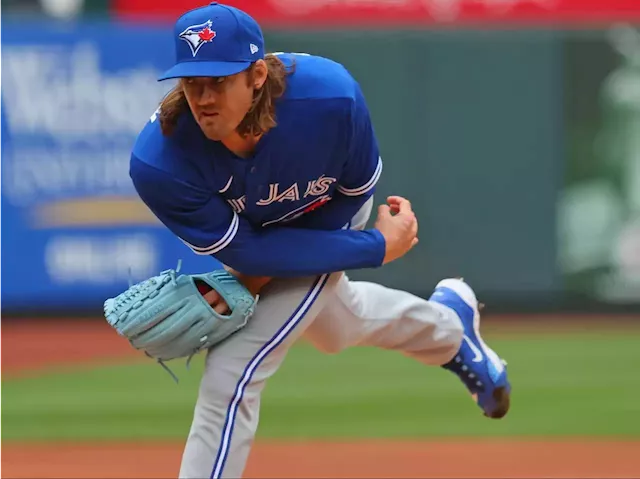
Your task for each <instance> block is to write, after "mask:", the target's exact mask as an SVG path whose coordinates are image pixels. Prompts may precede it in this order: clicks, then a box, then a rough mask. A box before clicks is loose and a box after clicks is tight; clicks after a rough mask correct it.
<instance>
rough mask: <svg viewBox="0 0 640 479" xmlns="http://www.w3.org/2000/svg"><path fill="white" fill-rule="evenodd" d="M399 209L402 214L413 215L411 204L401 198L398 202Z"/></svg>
mask: <svg viewBox="0 0 640 479" xmlns="http://www.w3.org/2000/svg"><path fill="white" fill-rule="evenodd" d="M398 209H399V213H400V214H407V215H413V209H412V208H411V202H410V201H409V200H405V199H404V198H401V199H400V201H399V202H398Z"/></svg>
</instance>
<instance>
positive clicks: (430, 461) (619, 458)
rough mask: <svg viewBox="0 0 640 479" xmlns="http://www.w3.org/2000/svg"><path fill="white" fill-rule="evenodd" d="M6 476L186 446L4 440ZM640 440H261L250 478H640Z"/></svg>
mask: <svg viewBox="0 0 640 479" xmlns="http://www.w3.org/2000/svg"><path fill="white" fill-rule="evenodd" d="M2 449H3V450H2V452H3V454H2V473H3V475H2V477H7V478H27V477H30V478H44V477H49V478H54V477H56V478H59V477H66V478H87V479H91V478H105V477H109V478H143V477H147V478H150V477H154V478H165V477H167V478H168V477H177V473H178V469H179V464H180V454H181V445H176V444H173V445H149V444H146V445H141V444H104V445H86V444H79V445H66V446H62V445H47V444H43V445H39V446H38V445H30V446H18V445H3V448H2ZM639 449H640V444H639V443H637V442H636V443H632V442H629V443H624V442H497V441H491V442H460V441H458V442H446V441H445V442H439V443H433V442H423V443H420V442H361V443H353V444H351V443H289V444H287V443H269V444H257V445H256V447H255V448H254V450H253V453H252V455H251V457H250V460H249V465H248V467H247V470H246V473H245V477H247V478H271V477H272V478H276V477H277V478H312V477H313V478H320V477H323V478H362V477H370V478H392V477H403V478H479V477H494V478H514V479H515V478H525V477H526V478H533V477H536V478H543V477H544V478H552V477H553V478H578V477H579V478H637V477H640V459H638V455H637V453H638V450H639Z"/></svg>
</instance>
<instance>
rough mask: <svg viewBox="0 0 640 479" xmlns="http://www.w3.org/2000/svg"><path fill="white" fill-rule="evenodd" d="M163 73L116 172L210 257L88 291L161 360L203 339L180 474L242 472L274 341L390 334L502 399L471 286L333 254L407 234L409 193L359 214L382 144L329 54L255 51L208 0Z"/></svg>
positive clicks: (358, 251) (249, 21)
mask: <svg viewBox="0 0 640 479" xmlns="http://www.w3.org/2000/svg"><path fill="white" fill-rule="evenodd" d="M174 39H175V49H176V61H175V64H174V65H173V66H172V67H171V68H170V69H169V70H168V71H167V72H166V73H164V74H163V75H162V77H161V78H160V80H166V79H176V80H175V81H176V86H175V87H174V88H173V90H171V91H170V93H169V94H168V95H167V96H166V97H165V98H164V99H163V100H162V102H161V104H160V106H159V108H158V110H157V111H156V112H155V113H154V114H153V115H152V116H151V118H150V120H149V122H148V123H147V124H146V125H145V126H144V128H143V130H142V131H141V133H140V135H139V137H138V139H137V141H136V143H135V145H134V147H133V151H132V155H131V163H130V175H131V178H132V180H133V183H134V185H135V188H136V190H137V192H138V194H139V195H140V197H141V198H142V200H143V201H144V203H145V204H146V205H147V206H148V207H149V209H150V210H151V211H152V212H153V213H154V214H155V215H156V216H157V217H158V218H159V220H160V221H162V223H163V224H164V225H166V227H167V228H168V229H170V230H171V231H172V232H173V233H174V234H175V235H176V236H177V237H178V238H180V239H181V240H182V241H183V242H184V243H185V244H186V245H187V246H188V247H189V248H191V249H192V250H193V252H194V253H196V254H199V255H205V256H207V255H211V256H213V257H214V258H216V259H217V260H219V261H220V262H221V263H222V264H224V265H225V268H224V269H220V270H215V271H213V272H210V273H207V274H201V275H184V274H179V272H178V271H175V270H168V271H164V272H162V273H160V274H159V275H158V276H155V277H153V278H149V279H148V280H146V281H143V282H141V283H139V284H136V285H133V286H131V287H130V288H129V289H128V290H127V291H125V292H124V293H122V294H121V295H119V296H117V297H115V298H111V299H108V300H107V301H106V302H105V316H106V318H107V320H108V322H109V323H110V324H111V325H112V326H113V327H114V328H115V329H116V330H117V331H118V333H120V334H121V335H123V336H125V337H126V338H127V339H128V340H129V341H130V342H131V344H132V345H133V346H134V347H135V348H137V349H139V350H141V351H143V352H144V353H145V354H147V355H148V356H150V357H152V358H155V359H157V360H158V361H160V362H161V363H162V364H164V361H166V360H171V359H176V358H182V357H191V356H192V355H194V354H196V353H198V352H199V351H206V355H207V356H206V363H205V371H204V374H203V377H202V380H201V385H200V389H199V394H198V399H197V402H196V405H195V411H194V414H193V422H192V425H191V430H190V433H189V436H188V439H187V442H186V446H185V450H184V454H183V458H182V465H181V468H180V473H179V475H180V477H182V478H209V477H210V478H222V477H228V478H238V477H241V476H242V474H243V470H244V467H245V463H246V461H247V457H248V455H249V451H250V448H251V446H252V443H253V440H254V436H255V433H256V430H257V428H258V418H259V413H260V398H261V393H262V390H263V388H264V386H265V384H266V382H267V381H268V379H269V378H270V377H271V376H272V375H273V374H274V373H275V372H276V371H277V370H278V368H279V366H280V365H281V364H282V362H283V360H284V358H285V356H286V354H287V351H288V349H289V348H290V346H291V345H292V344H293V343H294V342H295V341H296V340H298V339H299V338H300V337H302V336H304V337H306V338H307V339H308V340H309V341H310V342H311V343H313V344H314V345H315V346H316V347H317V348H318V349H319V350H321V351H324V352H327V353H336V352H339V351H341V350H343V349H345V348H348V347H350V346H375V347H379V348H384V349H390V350H396V351H399V352H400V353H402V354H404V355H408V356H410V357H412V358H415V359H416V360H418V361H420V362H421V363H423V364H426V365H431V366H437V367H442V368H444V369H446V370H449V371H451V372H453V373H454V374H456V375H457V376H458V377H459V378H460V379H461V380H462V382H463V383H464V384H465V386H466V387H467V389H468V390H469V392H470V394H471V395H472V397H473V398H474V400H475V401H476V403H477V404H478V406H479V407H480V409H481V410H482V412H483V413H484V414H485V415H486V416H488V417H491V418H501V417H503V416H504V415H505V414H506V413H507V411H508V409H509V397H510V391H511V386H510V384H509V381H508V379H507V370H506V366H505V365H506V363H505V362H504V361H503V360H501V359H500V358H499V357H498V355H497V354H496V353H495V352H494V351H492V350H491V349H490V348H489V347H488V346H487V345H486V344H485V343H484V342H483V340H482V338H481V337H480V333H479V321H480V315H479V310H478V301H477V300H476V297H475V294H474V292H473V290H472V289H471V287H469V286H468V285H467V284H466V283H465V282H464V281H463V280H461V279H456V278H449V279H444V280H442V281H441V282H440V283H438V285H436V287H435V291H434V292H433V294H432V296H431V297H430V299H429V300H426V299H422V298H419V297H416V296H413V295H411V294H409V293H406V292H403V291H397V290H393V289H389V288H386V287H384V286H381V285H378V284H372V283H368V282H356V281H351V280H350V279H349V278H348V277H347V276H346V274H345V273H344V272H345V271H346V270H350V269H359V268H378V267H380V266H382V265H384V264H386V263H389V262H391V261H394V260H397V259H399V258H401V257H402V256H403V255H405V254H406V253H407V252H408V251H409V250H410V249H411V248H413V247H414V246H415V245H416V244H417V242H418V238H417V232H418V224H417V221H416V217H415V215H414V213H413V212H412V209H411V204H410V202H409V201H408V200H407V199H405V198H402V197H400V196H392V197H389V198H387V199H386V202H385V204H382V205H381V206H379V207H378V209H377V215H376V218H375V221H374V224H373V226H372V227H369V228H368V227H367V222H368V220H369V216H370V214H371V213H372V209H373V206H374V204H373V193H374V190H375V186H376V183H377V181H378V179H379V178H380V175H381V173H382V159H381V158H380V153H379V149H378V143H377V141H376V135H375V133H374V129H373V126H372V124H371V118H370V115H369V111H368V108H367V103H366V101H365V98H364V97H363V94H362V91H361V89H360V87H359V85H358V83H357V82H356V81H355V80H354V78H353V77H352V76H351V75H350V74H349V72H348V71H347V70H346V69H345V68H344V67H343V66H342V65H340V64H338V63H336V62H334V61H331V60H329V59H326V58H321V57H318V56H312V55H307V54H293V53H289V54H285V53H278V54H266V53H265V46H264V40H263V35H262V32H261V29H260V27H259V25H258V24H257V23H256V22H255V21H254V19H253V18H251V17H250V16H249V15H247V14H246V13H244V12H242V11H240V10H238V9H236V8H233V7H230V6H227V5H223V4H219V3H211V4H209V5H207V6H203V7H201V8H198V9H195V10H192V11H189V12H187V13H185V14H184V15H183V16H181V17H180V18H179V19H178V20H177V22H176V24H175V29H174Z"/></svg>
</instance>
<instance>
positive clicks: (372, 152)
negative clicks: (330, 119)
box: [337, 86, 382, 197]
mask: <svg viewBox="0 0 640 479" xmlns="http://www.w3.org/2000/svg"><path fill="white" fill-rule="evenodd" d="M381 174H382V158H381V157H380V150H379V148H378V141H377V138H376V135H375V131H374V129H373V124H372V122H371V115H370V113H369V109H368V107H367V104H366V101H365V98H364V95H363V94H362V91H361V90H360V88H359V87H358V86H356V95H355V99H354V101H353V103H352V105H351V111H350V124H349V135H348V144H347V159H346V162H345V166H344V170H343V172H342V176H341V177H340V179H339V182H338V186H337V190H338V191H339V192H340V193H342V194H343V195H345V196H360V195H366V196H367V197H369V196H371V195H372V194H373V192H374V189H375V186H376V183H377V182H378V180H379V179H380V175H381Z"/></svg>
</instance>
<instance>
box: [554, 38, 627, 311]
mask: <svg viewBox="0 0 640 479" xmlns="http://www.w3.org/2000/svg"><path fill="white" fill-rule="evenodd" d="M564 57H565V58H566V63H565V66H564V69H565V102H566V104H565V111H566V117H565V130H566V141H567V152H568V158H567V164H566V171H565V178H564V188H563V191H562V193H561V196H560V202H559V215H558V232H559V238H558V239H559V260H560V267H561V271H562V274H563V277H564V278H565V286H566V288H567V290H568V291H570V292H574V293H577V294H579V295H582V296H585V297H589V298H594V299H597V300H600V301H605V302H623V303H629V302H635V303H637V301H638V299H639V298H640V33H639V32H638V30H636V29H635V28H632V27H630V26H619V27H616V28H612V29H610V30H608V31H606V32H594V33H593V34H592V36H591V37H590V38H584V37H580V38H575V39H570V40H567V43H566V46H565V53H564Z"/></svg>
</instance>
